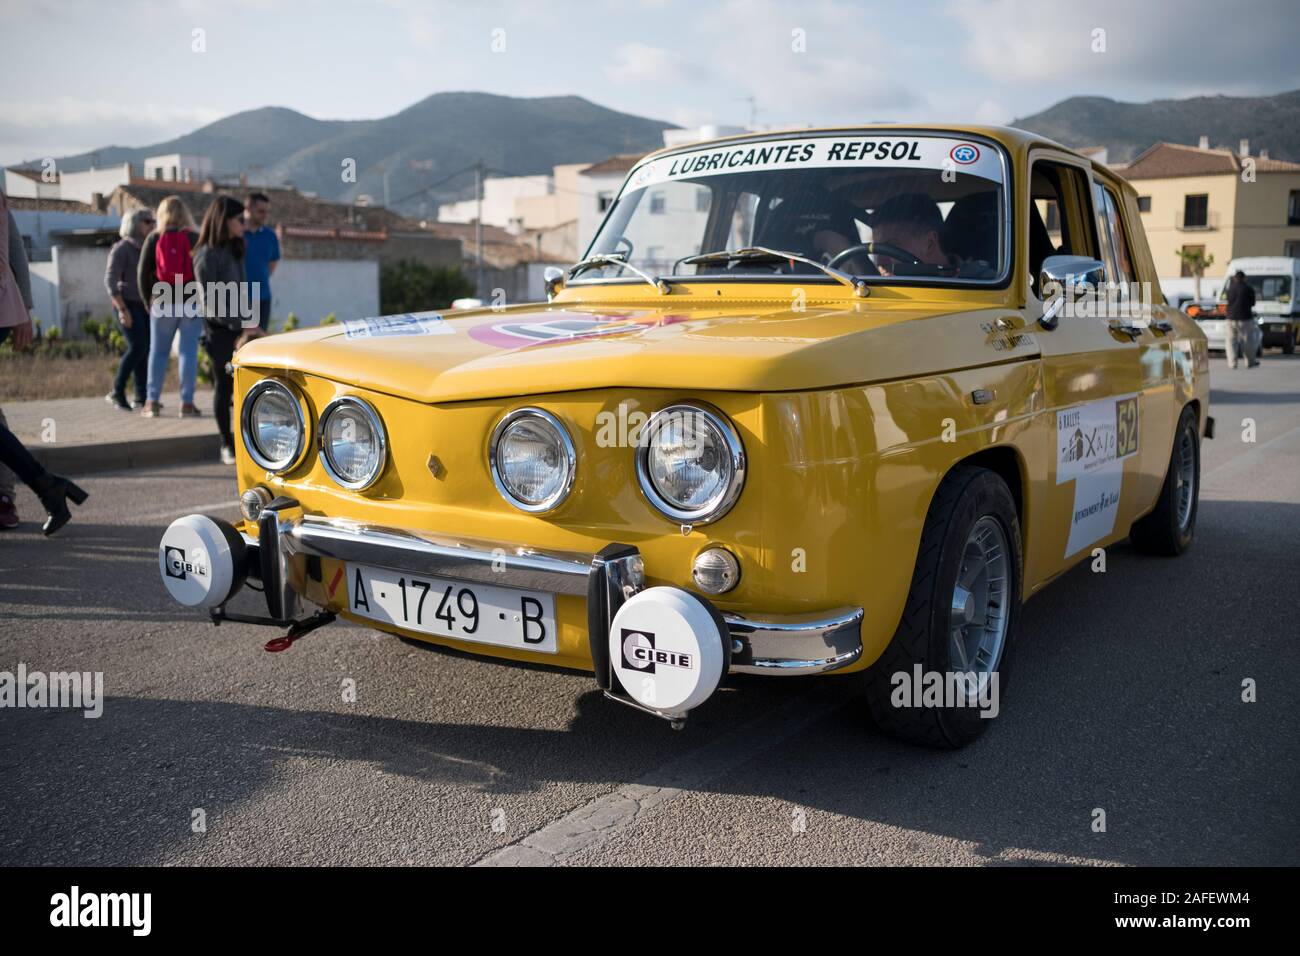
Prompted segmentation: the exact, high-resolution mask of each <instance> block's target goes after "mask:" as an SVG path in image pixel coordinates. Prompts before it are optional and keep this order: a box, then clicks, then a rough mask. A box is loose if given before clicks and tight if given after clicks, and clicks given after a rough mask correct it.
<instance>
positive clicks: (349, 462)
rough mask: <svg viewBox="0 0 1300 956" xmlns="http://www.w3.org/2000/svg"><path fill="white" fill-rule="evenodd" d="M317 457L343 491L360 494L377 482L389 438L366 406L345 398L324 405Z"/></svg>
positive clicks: (376, 417)
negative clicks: (347, 489) (346, 489)
mask: <svg viewBox="0 0 1300 956" xmlns="http://www.w3.org/2000/svg"><path fill="white" fill-rule="evenodd" d="M320 458H321V463H322V464H323V465H324V466H325V470H326V471H327V472H329V476H330V477H331V478H333V479H334V480H335V481H336V482H338V483H339V484H340V485H342V486H343V487H344V488H350V489H352V490H353V491H360V490H361V489H362V488H368V487H370V486H371V485H373V484H374V483H375V482H376V481H377V480H378V479H379V476H380V475H381V474H382V473H383V470H384V463H385V462H386V461H387V459H388V439H387V438H386V437H385V435H384V423H383V422H381V421H380V420H379V415H378V414H377V413H376V412H375V410H374V409H373V408H371V407H370V405H369V403H367V402H363V401H362V400H361V399H359V398H354V397H352V396H350V395H344V396H342V397H340V398H336V399H334V401H332V402H330V403H329V404H328V405H326V406H325V411H324V413H322V415H321V417H320Z"/></svg>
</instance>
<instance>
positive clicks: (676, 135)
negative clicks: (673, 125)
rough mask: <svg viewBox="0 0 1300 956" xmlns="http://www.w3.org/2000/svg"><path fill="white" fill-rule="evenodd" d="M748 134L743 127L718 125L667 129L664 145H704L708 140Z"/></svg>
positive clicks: (709, 124) (710, 124)
mask: <svg viewBox="0 0 1300 956" xmlns="http://www.w3.org/2000/svg"><path fill="white" fill-rule="evenodd" d="M748 132H749V130H747V129H745V127H743V126H719V125H717V124H716V123H708V124H706V125H704V126H693V127H691V128H690V129H666V130H664V145H665V146H689V145H690V144H691V143H702V142H704V141H705V140H707V139H718V138H719V137H721V136H738V135H740V134H741V133H748Z"/></svg>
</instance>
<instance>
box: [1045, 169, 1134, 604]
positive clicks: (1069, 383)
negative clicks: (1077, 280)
mask: <svg viewBox="0 0 1300 956" xmlns="http://www.w3.org/2000/svg"><path fill="white" fill-rule="evenodd" d="M1092 185H1093V180H1092V170H1091V165H1090V164H1089V163H1087V161H1085V160H1083V159H1081V158H1080V157H1076V156H1072V155H1070V154H1068V153H1063V152H1060V151H1058V150H1049V149H1037V150H1034V151H1032V152H1031V153H1030V175H1029V180H1028V189H1027V191H1026V196H1025V199H1024V200H1022V207H1021V216H1020V221H1021V223H1022V225H1021V228H1022V229H1026V230H1028V233H1027V235H1024V234H1022V240H1024V243H1025V244H1024V248H1026V250H1027V251H1028V256H1029V261H1028V270H1029V277H1030V290H1029V302H1028V307H1029V311H1030V314H1031V315H1034V314H1040V315H1041V314H1042V311H1041V310H1043V309H1044V308H1045V306H1046V303H1044V301H1043V298H1042V296H1043V290H1042V289H1040V288H1039V285H1040V284H1041V283H1040V280H1039V278H1038V277H1039V274H1040V272H1041V269H1042V266H1043V263H1044V262H1045V261H1046V260H1047V259H1049V258H1050V257H1051V256H1054V255H1073V256H1085V257H1089V258H1092V259H1100V260H1102V262H1103V263H1105V261H1106V260H1105V253H1104V250H1103V248H1102V246H1101V243H1100V240H1099V237H1098V232H1097V222H1098V219H1097V215H1096V212H1095V210H1094V205H1093V202H1094V200H1093V188H1092ZM1103 294H1104V293H1103ZM1099 308H1100V303H1099V301H1098V296H1097V294H1096V292H1093V293H1091V294H1085V295H1080V296H1074V297H1071V298H1070V299H1067V302H1066V305H1065V307H1064V308H1063V310H1062V311H1061V313H1060V314H1059V317H1058V321H1056V322H1055V324H1054V325H1052V327H1050V328H1047V327H1044V326H1042V325H1041V324H1040V325H1039V326H1038V327H1037V329H1036V336H1037V339H1038V342H1039V347H1040V350H1041V354H1042V358H1041V362H1042V369H1043V391H1044V397H1045V411H1044V416H1045V418H1046V430H1047V432H1048V434H1049V435H1050V438H1049V441H1050V442H1051V443H1052V444H1053V446H1054V451H1053V453H1052V454H1051V455H1050V456H1049V474H1048V475H1047V476H1046V483H1047V490H1046V493H1045V495H1044V500H1045V501H1046V503H1047V507H1046V508H1045V509H1044V510H1043V514H1042V520H1041V521H1040V522H1039V523H1038V528H1037V531H1036V533H1035V534H1034V540H1033V541H1032V543H1031V547H1032V548H1033V549H1034V557H1035V561H1034V564H1035V566H1036V567H1037V568H1038V569H1039V570H1040V571H1041V572H1043V574H1044V576H1045V577H1044V580H1046V579H1049V578H1050V577H1051V576H1053V575H1055V574H1058V573H1060V572H1061V571H1063V570H1065V569H1066V568H1068V567H1070V566H1071V565H1072V564H1074V563H1075V562H1076V561H1077V560H1079V559H1080V558H1081V557H1084V556H1086V555H1088V554H1089V553H1090V551H1091V549H1092V548H1094V547H1096V546H1097V545H1098V544H1100V543H1106V542H1108V541H1109V540H1111V539H1112V538H1114V537H1115V536H1116V535H1119V534H1124V533H1127V531H1128V525H1129V520H1130V518H1131V516H1132V514H1133V510H1134V509H1133V501H1134V497H1135V495H1136V492H1137V486H1138V483H1139V481H1140V477H1141V464H1140V461H1139V457H1138V450H1139V447H1140V444H1141V442H1140V436H1141V434H1142V431H1143V415H1144V413H1145V408H1144V391H1145V388H1144V383H1145V376H1144V373H1143V371H1142V344H1141V342H1140V338H1141V336H1140V335H1139V336H1137V337H1134V335H1133V334H1132V333H1131V332H1129V331H1124V330H1122V329H1121V328H1119V327H1118V325H1117V324H1113V323H1112V322H1111V321H1110V320H1108V319H1106V318H1102V317H1098V316H1097V314H1096V313H1097V312H1098V310H1099ZM1035 309H1038V310H1039V311H1038V312H1037V313H1035V311H1034V310H1035Z"/></svg>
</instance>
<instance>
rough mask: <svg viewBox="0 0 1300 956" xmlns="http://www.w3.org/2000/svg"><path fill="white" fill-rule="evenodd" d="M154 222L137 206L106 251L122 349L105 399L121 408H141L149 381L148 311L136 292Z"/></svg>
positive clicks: (106, 284)
mask: <svg viewBox="0 0 1300 956" xmlns="http://www.w3.org/2000/svg"><path fill="white" fill-rule="evenodd" d="M155 222H156V220H155V218H154V214H153V213H152V212H151V211H149V210H148V209H137V210H136V211H135V212H130V213H127V214H126V215H124V216H123V217H122V225H121V227H120V228H119V229H118V231H117V234H118V235H119V236H121V238H120V239H118V241H117V242H116V243H115V244H114V245H113V248H112V249H110V250H109V252H108V268H107V269H106V270H105V271H104V287H105V288H106V289H107V290H108V298H109V300H110V301H111V302H112V303H113V312H114V314H115V315H116V316H117V321H118V324H119V325H121V326H122V333H123V335H124V336H125V338H126V352H125V353H123V355H122V361H121V362H120V363H119V364H118V366H117V377H116V378H115V379H114V380H113V390H112V391H111V392H109V393H108V394H107V395H106V396H104V398H105V400H106V401H107V402H108V403H109V404H111V405H114V406H116V407H117V408H120V409H122V410H123V411H127V412H129V411H131V410H132V409H133V408H136V409H139V408H144V403H145V401H146V399H147V390H146V385H147V384H148V381H149V339H150V335H149V310H148V309H147V308H145V304H144V298H143V296H141V294H140V275H139V271H140V250H141V248H142V247H143V246H144V241H145V238H146V237H147V236H148V235H149V233H151V232H153V227H154V223H155ZM130 378H134V379H135V401H134V402H128V401H127V400H126V383H127V379H130Z"/></svg>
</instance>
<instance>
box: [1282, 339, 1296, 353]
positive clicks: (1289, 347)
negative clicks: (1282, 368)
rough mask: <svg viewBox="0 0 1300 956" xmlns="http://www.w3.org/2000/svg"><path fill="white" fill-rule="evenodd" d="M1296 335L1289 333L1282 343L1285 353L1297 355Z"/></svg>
mask: <svg viewBox="0 0 1300 956" xmlns="http://www.w3.org/2000/svg"><path fill="white" fill-rule="evenodd" d="M1295 338H1296V337H1295V336H1294V335H1288V336H1287V337H1286V341H1285V342H1283V343H1282V354H1283V355H1295Z"/></svg>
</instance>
